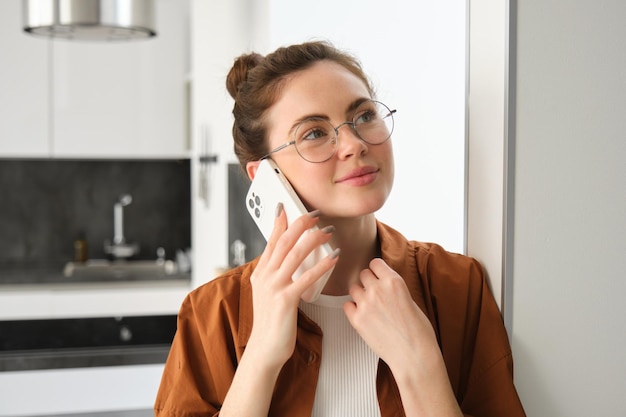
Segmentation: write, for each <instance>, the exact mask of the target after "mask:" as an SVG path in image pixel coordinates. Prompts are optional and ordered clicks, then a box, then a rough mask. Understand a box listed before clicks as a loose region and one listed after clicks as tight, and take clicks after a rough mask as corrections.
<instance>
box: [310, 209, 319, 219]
mask: <svg viewBox="0 0 626 417" xmlns="http://www.w3.org/2000/svg"><path fill="white" fill-rule="evenodd" d="M320 214H322V212H321V211H320V210H313V211H311V212H309V216H311V217H319V216H320Z"/></svg>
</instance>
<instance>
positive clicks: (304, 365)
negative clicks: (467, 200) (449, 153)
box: [155, 223, 525, 417]
mask: <svg viewBox="0 0 626 417" xmlns="http://www.w3.org/2000/svg"><path fill="white" fill-rule="evenodd" d="M378 236H379V239H380V242H381V249H382V258H383V259H384V260H385V262H387V263H388V264H389V266H390V267H391V268H393V269H394V270H395V271H396V272H398V273H399V274H400V275H401V276H402V277H404V279H405V281H406V283H407V285H408V288H409V291H410V292H411V295H412V297H413V299H414V300H415V302H416V303H417V304H418V305H419V307H420V308H421V309H422V310H423V311H424V313H425V314H426V316H427V317H428V318H429V319H430V321H431V323H432V325H433V327H434V329H435V332H436V334H437V338H438V341H439V345H440V347H441V351H442V353H443V358H444V360H445V363H446V366H447V370H448V375H449V378H450V382H451V384H452V388H453V390H454V393H455V395H456V398H457V400H458V402H459V405H460V407H461V409H462V410H463V412H464V413H465V415H467V416H474V417H518V416H520V417H521V416H524V415H525V414H524V410H523V408H522V405H521V403H520V400H519V398H518V395H517V392H516V390H515V387H514V385H513V360H512V356H511V349H510V346H509V341H508V338H507V335H506V330H505V328H504V325H503V321H502V318H501V316H500V312H499V310H498V308H497V306H496V304H495V301H494V299H493V297H492V295H491V293H490V291H489V288H488V287H487V284H486V281H485V279H484V275H483V271H482V268H481V266H480V264H479V263H478V262H477V261H475V260H473V259H471V258H468V257H466V256H463V255H458V254H452V253H449V252H446V251H444V250H443V249H442V248H441V247H440V246H438V245H435V244H429V243H419V242H410V241H407V240H406V239H405V238H404V236H402V235H401V234H400V233H398V232H397V231H395V230H393V229H392V228H390V227H388V226H386V225H384V224H382V223H378ZM255 265H256V260H255V261H252V262H250V263H248V264H246V265H243V266H241V267H238V268H236V269H233V270H231V271H229V272H227V273H226V274H224V275H222V276H220V277H218V278H216V279H214V280H212V281H210V282H208V283H206V284H204V285H203V286H201V287H199V288H197V289H196V290H194V291H192V292H191V293H190V294H189V295H188V296H187V298H186V299H185V301H184V302H183V304H182V307H181V309H180V312H179V315H178V329H177V332H176V336H175V337H174V341H173V343H172V347H171V350H170V353H169V356H168V359H167V363H166V365H165V370H164V372H163V378H162V381H161V386H160V388H159V391H158V394H157V398H156V402H155V415H156V416H179V417H182V416H201V415H202V416H213V415H217V414H218V413H219V410H220V406H221V404H222V402H223V401H224V397H225V396H226V392H227V391H228V389H229V387H230V384H231V382H232V379H233V375H234V373H235V370H236V369H237V363H238V362H239V359H240V358H241V355H242V354H243V351H244V350H245V347H246V343H247V340H248V338H249V336H250V331H251V329H252V288H251V286H250V275H251V274H252V271H253V270H254V267H255ZM321 349H322V332H321V330H320V329H319V327H318V326H317V325H316V324H315V323H314V322H313V321H311V320H310V319H308V318H307V317H306V316H305V315H304V314H303V313H302V312H299V316H298V334H297V341H296V347H295V350H294V353H293V356H292V357H291V358H290V359H289V360H288V361H287V363H285V365H284V367H283V369H282V371H281V373H280V375H279V377H278V381H277V382H276V387H275V390H274V395H273V398H272V403H271V406H270V411H269V414H268V415H269V416H290V417H295V416H310V415H311V410H312V407H313V399H314V397H315V386H316V382H317V376H318V372H319V366H320V360H321V354H322V352H321ZM376 387H377V392H378V402H379V405H380V409H381V414H382V417H392V416H394V417H395V416H398V417H400V416H404V411H403V409H402V403H401V401H400V394H399V392H398V388H397V386H396V384H395V381H394V379H393V376H392V374H391V372H390V370H389V368H388V367H387V366H386V364H385V363H384V362H383V361H380V362H379V366H378V374H377V378H376Z"/></svg>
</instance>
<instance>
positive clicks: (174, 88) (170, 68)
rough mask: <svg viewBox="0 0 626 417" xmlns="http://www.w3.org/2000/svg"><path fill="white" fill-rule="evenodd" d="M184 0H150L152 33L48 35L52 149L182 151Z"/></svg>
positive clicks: (57, 152) (60, 152)
mask: <svg viewBox="0 0 626 417" xmlns="http://www.w3.org/2000/svg"><path fill="white" fill-rule="evenodd" d="M186 4H187V3H186V2H179V1H176V0H158V1H156V2H155V12H156V22H157V28H156V29H157V36H156V37H155V38H151V39H147V40H139V41H132V42H111V43H108V42H68V41H61V40H59V41H55V42H54V43H53V51H52V53H53V65H52V74H53V90H54V91H53V92H52V97H53V106H52V114H53V120H54V123H53V141H54V149H53V154H54V156H55V157H84V158H180V157H187V156H188V155H187V148H188V146H187V133H186V113H187V110H186V105H187V104H186V103H187V99H186V87H185V76H186V71H187V60H188V57H187V50H188V41H187V40H188V35H187V31H188V27H187V24H186V18H187V7H186Z"/></svg>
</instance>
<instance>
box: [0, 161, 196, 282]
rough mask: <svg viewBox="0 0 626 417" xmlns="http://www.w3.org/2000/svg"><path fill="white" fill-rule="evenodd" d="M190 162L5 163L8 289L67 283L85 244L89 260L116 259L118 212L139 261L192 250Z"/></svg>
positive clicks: (0, 257) (1, 264) (2, 267)
mask: <svg viewBox="0 0 626 417" xmlns="http://www.w3.org/2000/svg"><path fill="white" fill-rule="evenodd" d="M190 187H191V185H190V167H189V160H179V161H154V160H150V161H137V160H134V161H119V160H110V161H102V160H101V161H75V160H22V159H16V160H9V159H4V160H0V195H2V196H3V198H2V204H1V205H0V236H3V239H2V240H0V284H20V283H24V284H26V283H33V282H62V281H63V280H64V279H65V277H64V276H63V274H62V272H63V268H64V266H65V265H66V263H67V262H71V261H74V260H75V251H76V250H75V242H76V241H77V240H78V239H84V240H85V243H86V246H87V249H86V250H87V253H86V255H87V259H88V260H94V259H95V260H102V259H106V258H108V255H107V254H106V253H105V250H104V243H105V241H109V242H111V241H112V240H113V234H114V228H113V205H114V203H117V202H118V200H119V197H120V195H122V194H129V195H131V196H132V202H131V203H130V205H128V206H126V207H124V209H123V222H124V229H123V232H124V237H125V238H126V241H127V242H134V243H136V244H138V245H139V249H140V251H139V253H138V254H137V255H135V256H134V257H133V259H146V260H148V259H151V260H155V259H157V248H163V249H164V250H165V258H166V259H176V258H175V255H176V252H177V251H186V250H187V249H189V248H190V247H191V196H190V191H191V190H190Z"/></svg>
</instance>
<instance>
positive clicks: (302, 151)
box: [261, 100, 396, 163]
mask: <svg viewBox="0 0 626 417" xmlns="http://www.w3.org/2000/svg"><path fill="white" fill-rule="evenodd" d="M395 112H396V110H389V107H387V106H385V105H384V104H383V103H381V102H380V101H376V100H366V101H364V102H363V103H361V104H359V106H358V107H357V108H356V110H355V111H354V116H352V121H346V122H343V123H341V124H339V125H338V126H336V127H334V126H333V125H331V124H330V122H329V121H328V120H326V119H323V118H321V117H311V118H308V119H305V120H303V121H302V122H300V123H299V124H298V125H297V126H296V129H295V131H294V138H293V140H292V141H290V142H287V143H284V144H282V145H280V146H279V147H277V148H275V149H273V150H271V151H270V152H269V153H268V154H267V155H265V156H264V157H263V158H261V159H265V158H268V157H269V156H270V155H271V154H273V153H275V152H278V151H280V150H282V149H285V148H286V147H288V146H291V145H295V147H296V151H297V152H298V154H299V155H300V156H301V157H302V158H303V159H304V160H306V161H309V162H313V163H321V162H326V161H328V160H329V159H330V158H332V156H333V155H334V154H335V152H337V147H338V144H339V139H338V138H339V129H340V128H341V127H342V126H343V125H349V126H350V127H351V128H352V130H354V132H355V133H356V135H357V136H358V137H359V139H361V140H362V141H363V142H365V143H368V144H370V145H381V144H383V143H385V142H386V141H387V140H388V139H389V138H390V137H391V133H392V132H393V114H394V113H395Z"/></svg>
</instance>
